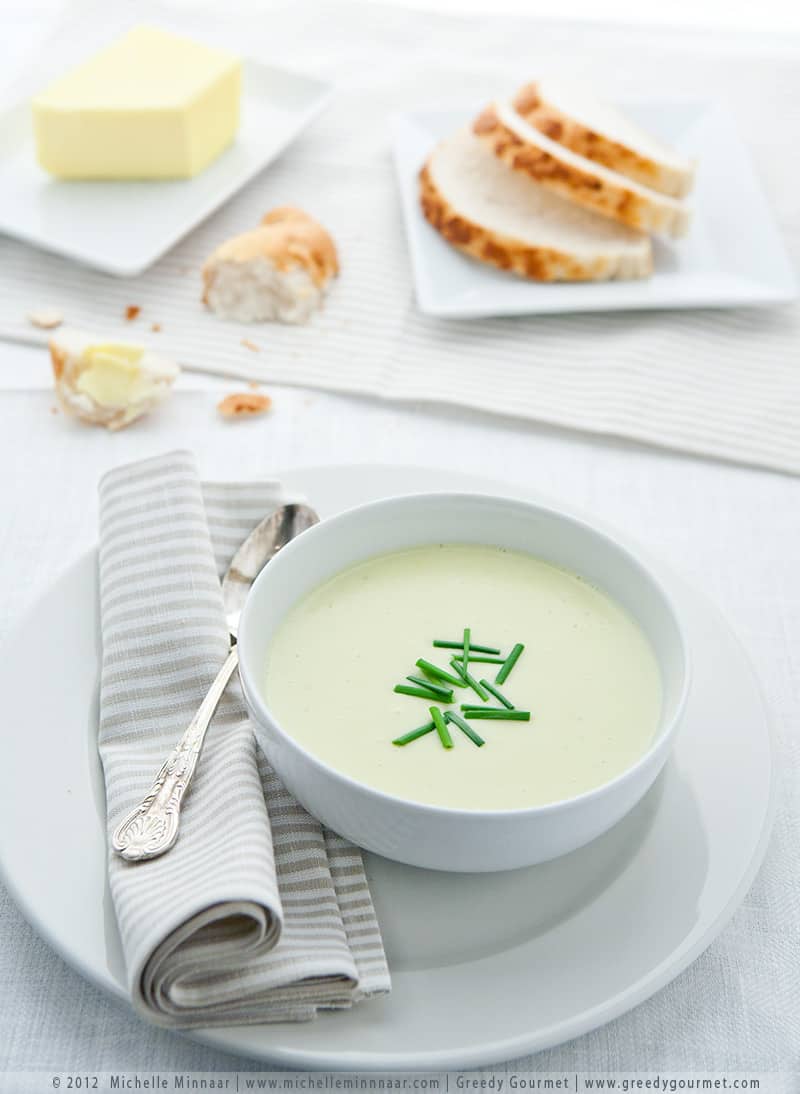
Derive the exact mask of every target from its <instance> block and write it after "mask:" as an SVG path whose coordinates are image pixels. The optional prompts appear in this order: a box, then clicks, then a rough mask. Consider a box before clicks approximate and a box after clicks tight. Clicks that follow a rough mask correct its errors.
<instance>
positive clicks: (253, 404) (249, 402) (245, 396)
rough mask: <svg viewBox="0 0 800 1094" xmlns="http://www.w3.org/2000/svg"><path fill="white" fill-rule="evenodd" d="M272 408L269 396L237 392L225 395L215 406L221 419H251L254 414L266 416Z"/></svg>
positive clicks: (250, 392)
mask: <svg viewBox="0 0 800 1094" xmlns="http://www.w3.org/2000/svg"><path fill="white" fill-rule="evenodd" d="M271 406H272V399H270V397H269V395H256V394H255V392H252V391H238V392H235V393H234V394H233V395H226V396H225V398H224V399H223V400H222V401H221V402H219V403H218V404H217V410H218V411H219V412H220V414H221V415H222V417H223V418H252V417H254V416H255V415H256V414H266V412H267V411H268V410H269V408H270V407H271Z"/></svg>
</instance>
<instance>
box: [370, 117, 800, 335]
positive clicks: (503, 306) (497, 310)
mask: <svg viewBox="0 0 800 1094" xmlns="http://www.w3.org/2000/svg"><path fill="white" fill-rule="evenodd" d="M479 105H480V104H478V105H476V107H475V108H474V109H470V108H469V107H466V108H464V109H456V110H452V109H451V110H418V111H415V112H413V113H409V114H398V115H396V116H395V117H394V118H393V120H392V121H393V135H394V154H395V163H396V167H397V174H398V178H399V183H400V196H401V200H402V205H403V212H404V215H405V223H406V235H407V238H408V245H409V249H410V252H411V262H412V266H413V270H414V280H415V283H416V291H417V303H418V304H419V307H420V309H421V310H422V311H424V312H427V313H428V314H429V315H438V316H443V317H449V318H452V319H467V318H475V317H478V316H488V315H522V314H534V313H546V312H569V311H573V312H574V311H617V310H619V309H626V308H637V309H639V308H701V307H735V306H739V305H747V304H750V305H753V304H773V303H778V302H780V301H787V300H793V299H794V298H795V297H796V296H797V284H796V281H795V276H794V273H793V271H792V267H791V264H790V262H789V259H788V257H787V255H786V251H785V248H784V246H783V242H782V240H781V237H780V234H779V232H778V229H777V228H776V226H775V221H774V219H773V216H772V213H771V211H770V208H769V205H768V204H767V201H766V199H765V197H764V194H763V193H762V191H761V187H760V185H759V183H758V180H757V178H756V175H755V172H754V171H753V167H752V164H751V162H750V157H749V156H748V154H747V151H746V150H745V148H744V146H743V145H742V142H741V140H740V139H739V136H738V134H737V132H736V128H735V126H734V124H733V121H732V119H731V117H730V115H729V114H728V112H727V111H726V110H725V109H724V108H723V107H721V106H719V105H715V104H712V103H661V104H653V103H651V104H648V105H642V104H626V105H625V110H626V112H627V113H628V114H630V115H631V116H632V117H633V118H634V119H635V120H636V121H638V122H639V123H640V124H641V125H643V126H644V127H645V128H647V129H649V130H650V131H652V132H653V133H655V134H658V135H659V136H661V137H662V138H663V139H664V140H666V141H668V142H669V143H670V144H672V145H674V146H675V147H676V148H678V149H680V150H681V151H682V152H685V153H686V154H687V155H689V156H691V157H692V158H694V159H696V160H697V162H698V170H697V181H696V185H695V188H694V191H693V193H692V195H691V198H690V199H689V200H690V204H691V205H692V207H693V209H694V219H693V222H692V227H691V231H690V233H689V235H688V236H687V237H686V239H682V240H680V241H678V242H675V243H669V242H666V241H663V240H659V239H656V240H654V249H655V272H654V274H653V276H652V277H650V278H648V279H647V280H644V281H606V282H596V283H592V282H585V283H580V284H549V285H548V284H537V283H536V282H533V281H525V280H524V279H522V278H519V277H515V276H514V275H513V274H509V273H504V272H503V271H502V270H496V269H494V268H493V267H492V266H486V265H484V264H482V263H480V262H477V261H475V260H474V259H471V258H467V257H466V256H465V255H462V254H460V253H459V252H458V251H456V250H455V248H453V247H451V246H450V245H449V244H448V243H446V242H445V241H444V239H442V238H441V236H439V234H438V233H437V232H436V231H434V229H433V228H432V227H431V226H430V225H429V224H428V223H427V221H426V220H425V218H424V217H423V215H422V213H421V212H420V208H419V199H418V181H417V176H418V174H419V169H420V167H421V166H422V164H423V163H424V162H425V160H426V158H427V156H428V154H429V152H430V151H431V149H432V148H433V147H434V146H435V145H436V144H437V142H438V141H440V140H441V139H442V138H443V137H445V136H447V134H449V133H451V132H452V131H453V130H454V129H457V128H458V127H459V126H462V125H465V124H467V122H469V120H470V119H471V118H473V117H474V116H475V115H476V114H477V112H478V106H479Z"/></svg>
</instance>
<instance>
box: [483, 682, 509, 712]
mask: <svg viewBox="0 0 800 1094" xmlns="http://www.w3.org/2000/svg"><path fill="white" fill-rule="evenodd" d="M481 686H482V687H485V688H486V690H487V691H489V692H491V694H492V695H493V696H494V697H495V699H499V700H500V702H501V703H502V704H503V706H504V707H507V708H508V709H509V710H513V709H514V704H513V703H512V702H511V700H510V699H506V697H505V695H503V693H502V692H501V691H498V690H497V688H495V687H492V685H491V684H490V683H489V681H488V680H481Z"/></svg>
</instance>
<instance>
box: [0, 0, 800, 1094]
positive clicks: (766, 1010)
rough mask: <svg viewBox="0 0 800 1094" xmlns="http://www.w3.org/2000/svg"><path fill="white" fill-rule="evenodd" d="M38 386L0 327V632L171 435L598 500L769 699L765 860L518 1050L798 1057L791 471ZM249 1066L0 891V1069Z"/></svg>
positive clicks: (220, 448)
mask: <svg viewBox="0 0 800 1094" xmlns="http://www.w3.org/2000/svg"><path fill="white" fill-rule="evenodd" d="M619 6H621V5H619ZM516 7H517V10H519V9H520V8H521V7H522V5H517V6H516ZM544 7H545V5H544V4H536V5H526V10H528V11H530V10H532V9H533V10H539V9H543V8H544ZM582 7H583V9H584V11H587V10H588V9H589V5H588V4H586V5H582ZM625 7H626V9H627V8H628V5H625ZM650 7H656V5H652V6H648V15H649V14H651V13H650V11H649V8H650ZM657 7H658V9H659V13H663V12H664V11H665V9H664V7H663V5H658V6H657ZM690 7H691V12H690V10H689V9H690ZM712 7H714V8H716V9H717V15H718V17H719V14H720V11H721V7H722V6H721V5H710V4H705V5H704V4H692V5H689V4H680V5H675V6H674V11H675V13H676V15H677V16H678V17H680V16H681V15H683V17H688V15H691V16H692V17H693V18H694V16H695V15H698V13H700V12H701V11H703V12H708V13H709V18H710V17H711V8H712ZM749 7H750V9H755V6H752V5H751V6H749ZM782 7H783V5H781V8H782ZM8 8H9V15H10V16H11V17H10V18H7V17H6V13H5V12H4V13H3V22H4V29H5V30H6V31H8V33H7V34H4V37H3V41H2V44H1V45H0V63H2V62H4V61H8V60H9V59H12V58H13V59H14V60H16V59H17V58H18V57H19V56H20V54H21V51H22V50H23V48H25V47H26V46H27V45H29V44H31V43H33V42H34V41H35V39H36V36H37V34H38V33H39V31H40V29H41V26H42V24H43V22H45V19H44V16H45V15H47V14H48V13H49V12H50V11H52V10H54V9H55V5H53V6H52V7H51V5H50V4H45V3H42V0H35V3H34V4H33V5H28V6H27V7H26V8H25V11H24V12H20V11H19V10H18V9H17V5H16V4H14V5H13V10H12V5H8ZM564 10H565V9H564V7H563V5H559V12H560V13H563V11H564ZM631 10H632V6H631V7H630V9H629V10H628V11H627V12H626V13H625V14H629V13H630V11H631ZM726 10H728V9H727V8H726ZM672 11H673V9H672V8H671V9H670V13H671V14H672ZM787 11H788V8H787ZM591 14H592V16H593V17H597V15H598V13H597V12H596V11H595V8H594V6H592V8H591ZM731 14H732V17H735V18H738V17H739V16H738V14H735V13H734V12H733V10H731ZM756 14H757V15H758V17H759V18H761V17H763V18H764V20H765V23H768V25H770V26H773V27H775V28H776V29H781V28H785V27H787V26H788V25H789V20H791V18H794V17H793V16H792V15H791V13H788V14H787V13H786V12H784V13H783V14H781V12H780V11H779V10H778V5H771V4H760V5H758V6H757V9H755V10H749V13H748V14H747V19H749V20H752V19H753V18H755V16H756ZM703 21H704V22H707V21H708V20H703ZM740 25H741V24H740ZM11 28H13V30H12V29H11ZM10 71H11V69H10V68H9V72H10ZM0 276H1V272H0ZM48 385H49V377H48V367H47V362H46V361H45V360H44V355H43V354H42V352H41V351H35V350H26V349H23V348H21V347H9V346H6V345H0V456H2V471H0V514H1V516H0V564H1V565H2V584H1V585H0V606H1V607H2V612H1V613H0V637H3V636H4V635H5V634H6V633H8V631H9V629H10V628H11V627H12V626H13V623H14V621H15V620H16V619H17V618H19V616H20V615H21V613H23V612H24V611H25V608H26V606H27V605H29V604H30V603H31V602H32V600H33V599H34V598H35V597H36V595H37V593H38V591H39V590H41V589H42V587H43V586H45V585H46V584H47V583H48V582H49V581H51V580H52V578H53V576H54V575H55V574H57V573H59V572H60V571H61V570H62V569H63V568H64V566H65V565H66V563H68V562H69V561H70V560H72V559H73V558H74V557H75V556H76V555H77V554H78V553H79V552H80V551H81V550H83V549H84V548H85V547H88V546H90V545H91V544H92V543H93V542H94V540H95V535H96V533H95V527H96V506H95V495H94V487H95V483H96V479H97V477H98V476H99V475H100V474H101V473H102V472H103V471H104V470H106V469H107V468H108V467H110V466H113V465H114V464H117V463H119V462H123V461H125V460H130V459H137V458H140V457H143V456H146V455H150V454H153V453H156V452H160V451H163V450H164V449H165V448H168V447H176V446H182V445H184V446H188V447H191V448H193V449H195V451H197V453H198V455H199V458H200V464H201V471H202V473H203V474H204V475H205V476H206V477H219V478H225V477H236V476H248V475H252V476H256V475H260V474H269V473H272V472H273V471H274V470H276V469H278V468H280V467H281V466H294V465H301V464H319V463H336V462H352V461H369V462H374V463H398V462H411V463H425V464H438V465H441V466H445V467H453V468H467V469H473V470H475V471H481V472H486V473H488V474H492V475H498V476H503V475H505V476H507V477H509V478H510V479H512V480H514V481H517V482H529V483H531V484H534V485H536V486H538V487H539V488H541V489H542V490H545V491H547V492H549V493H551V494H554V495H556V496H558V497H561V498H563V499H564V500H565V501H569V502H572V503H574V504H575V505H578V506H581V507H583V508H585V509H588V510H594V511H596V512H598V513H600V514H602V516H603V517H604V518H605V519H607V520H608V521H609V522H612V523H615V524H617V525H618V526H620V527H621V528H623V529H626V530H627V531H629V532H630V533H631V534H633V535H635V536H637V537H638V538H639V539H640V540H642V541H643V542H644V543H646V544H647V545H648V546H649V547H650V548H651V549H652V550H654V551H657V552H659V553H660V554H661V555H662V556H663V557H664V558H665V559H666V560H667V561H668V562H669V563H670V564H671V565H673V566H674V567H675V568H677V569H679V570H680V571H682V572H683V573H684V574H685V575H686V576H687V577H689V578H690V579H691V580H693V581H695V582H696V583H698V584H700V585H702V586H703V587H704V588H705V589H706V590H707V592H708V593H709V594H710V595H711V597H712V598H713V599H714V600H715V601H716V603H717V604H718V605H719V606H720V607H721V608H722V609H723V610H724V611H725V613H726V614H727V616H728V618H729V619H730V621H731V623H732V624H733V626H734V629H735V630H736V632H737V633H738V634H739V636H740V638H741V639H742V640H743V642H744V643H745V645H746V647H747V648H748V650H749V651H750V653H751V656H752V657H753V660H754V663H755V665H756V668H757V671H758V672H759V674H760V676H761V679H762V681H763V684H764V688H765V691H766V694H767V697H768V700H769V702H770V704H771V706H772V709H773V711H774V713H775V716H776V728H777V733H778V737H779V741H780V747H781V767H782V771H783V776H784V778H783V785H782V791H781V802H780V806H779V816H778V822H777V826H776V831H775V836H774V838H773V842H772V846H771V849H770V851H769V853H768V856H767V860H766V864H765V866H764V869H763V870H762V873H761V875H760V877H759V879H758V881H757V882H756V884H755V886H754V887H753V889H752V890H751V892H750V894H749V896H748V898H747V900H746V901H745V903H744V905H743V907H742V909H741V910H740V912H739V913H738V914H737V915H736V917H735V919H734V921H733V922H732V924H731V925H730V926H729V927H728V929H727V930H726V931H725V932H724V934H723V935H722V936H721V938H720V939H719V940H718V942H717V943H715V944H714V945H713V946H712V948H711V949H710V950H709V951H708V952H707V954H706V955H705V956H704V957H702V958H701V959H700V960H699V961H698V962H697V963H696V964H695V965H694V966H692V968H690V969H689V970H687V972H686V973H684V974H683V975H682V976H681V977H680V978H679V979H678V980H677V981H675V982H674V983H673V984H672V985H671V986H669V987H668V988H667V989H665V990H664V991H663V992H661V993H660V994H659V995H658V996H656V997H655V998H654V999H652V1000H650V1001H649V1002H648V1003H646V1004H644V1005H643V1006H642V1007H640V1008H638V1009H637V1010H636V1011H634V1012H633V1013H631V1014H630V1015H628V1016H626V1017H624V1018H622V1019H619V1020H618V1021H616V1022H614V1023H612V1024H611V1025H610V1026H607V1027H605V1028H604V1029H602V1030H600V1031H598V1032H597V1033H595V1034H592V1035H589V1036H587V1037H584V1038H581V1039H580V1040H579V1041H576V1042H573V1043H572V1044H570V1045H567V1046H563V1047H562V1048H560V1049H557V1050H553V1051H551V1052H548V1053H544V1054H541V1055H540V1056H537V1057H536V1058H535V1059H534V1060H530V1061H526V1062H525V1063H526V1064H527V1065H528V1066H532V1067H535V1068H537V1069H540V1070H543V1071H546V1070H551V1071H552V1070H556V1069H560V1068H566V1069H569V1070H591V1069H595V1070H605V1069H625V1070H635V1069H643V1068H647V1069H651V1070H656V1069H664V1070H667V1069H670V1070H686V1069H701V1068H702V1069H712V1070H713V1069H717V1070H729V1071H730V1070H736V1069H739V1070H751V1069H775V1070H783V1071H787V1070H792V1069H800V1001H798V992H797V984H798V983H800V786H799V785H798V777H799V775H798V773H799V772H800V652H798V651H800V574H799V573H798V564H797V557H798V546H797V545H798V542H800V480H798V479H797V478H791V477H787V476H782V475H779V474H772V473H769V472H761V471H755V470H750V469H744V468H736V467H731V466H726V465H722V464H718V463H714V462H711V461H701V460H694V459H690V458H688V457H683V456H679V455H674V454H670V453H666V452H658V451H655V450H650V449H646V448H643V447H639V446H635V445H633V444H625V443H616V442H611V441H603V440H597V439H595V438H592V437H588V436H579V435H577V434H568V433H562V432H559V431H556V430H548V429H545V428H535V427H533V426H530V425H521V424H519V423H516V422H512V421H504V420H503V419H497V418H489V417H484V416H482V415H479V414H477V413H467V412H463V411H447V410H440V411H434V410H431V409H421V408H417V407H414V406H407V407H393V406H387V405H379V404H375V403H372V402H369V401H367V400H359V399H357V398H350V397H339V396H334V395H321V394H316V393H308V392H304V391H302V390H289V389H278V388H272V389H270V390H271V394H273V396H274V398H275V409H274V412H273V414H272V415H271V416H270V417H269V418H265V419H260V420H259V419H257V420H254V421H252V422H243V423H237V424H235V425H228V424H225V423H222V422H220V421H218V420H217V419H216V417H215V414H214V404H215V401H216V398H217V397H218V393H219V392H221V391H229V390H232V385H231V383H229V382H228V383H226V382H223V381H214V380H208V381H204V380H201V379H199V378H197V377H184V378H183V379H182V381H181V385H180V388H179V391H178V393H177V395H176V397H175V398H174V400H173V401H172V402H171V404H169V405H168V406H166V407H164V408H163V409H162V411H161V412H160V413H159V414H158V415H156V416H154V417H153V418H151V419H150V420H148V421H145V422H143V423H141V424H140V425H139V426H138V427H136V428H134V429H131V430H129V431H127V432H125V433H122V434H119V435H116V436H112V435H108V434H106V433H105V432H102V431H99V430H88V429H85V428H82V427H80V426H78V425H74V424H72V423H70V422H68V421H66V420H65V419H64V418H63V416H62V415H52V414H51V412H50V411H51V406H52V398H51V396H50V394H49V393H48V391H47V387H48ZM32 655H33V656H35V651H32ZM720 686H721V687H724V686H725V681H724V680H720ZM742 808H747V803H746V802H742ZM53 853H54V855H55V854H58V840H57V834H54V843H53ZM250 1066H254V1065H249V1064H248V1062H247V1061H239V1060H234V1059H232V1058H230V1057H227V1056H224V1055H222V1054H218V1053H216V1052H213V1051H211V1050H207V1049H204V1048H199V1047H197V1046H195V1045H192V1044H190V1043H189V1042H187V1041H185V1040H183V1039H181V1038H179V1037H176V1036H172V1035H169V1034H165V1033H163V1032H160V1031H156V1030H152V1029H149V1028H148V1027H145V1026H144V1025H143V1024H142V1023H141V1022H139V1021H138V1020H136V1019H134V1018H133V1017H132V1016H131V1014H130V1012H129V1011H128V1010H127V1009H126V1008H125V1007H123V1006H120V1005H119V1004H117V1003H115V1002H111V1001H109V1000H108V999H107V998H106V997H105V996H104V995H102V994H101V993H99V992H98V991H97V990H96V989H94V988H93V987H91V986H90V985H89V984H87V983H85V982H84V981H83V980H81V978H80V977H78V976H77V975H76V974H75V973H73V972H72V971H71V970H70V969H69V968H68V967H67V966H66V965H64V964H63V963H62V962H61V961H60V959H59V958H57V957H56V956H55V955H54V954H53V953H52V951H50V950H49V948H48V947H47V946H46V945H45V944H44V943H43V942H41V941H40V940H39V939H38V938H37V937H36V936H35V935H34V933H33V932H32V931H31V930H30V928H29V927H28V926H27V924H26V923H25V922H24V920H23V919H22V917H21V916H20V915H19V913H18V912H17V910H16V909H15V907H14V906H13V904H12V903H11V901H10V899H9V898H8V897H7V895H5V894H4V893H3V894H0V1089H2V1090H9V1091H11V1090H14V1089H15V1088H14V1085H13V1077H9V1076H6V1078H5V1079H4V1078H3V1077H2V1076H3V1073H6V1072H9V1071H13V1070H15V1069H33V1068H41V1069H45V1070H47V1071H50V1070H70V1069H71V1070H87V1069H89V1070H99V1069H109V1070H111V1069H114V1070H124V1069H134V1068H139V1069H145V1068H146V1069H152V1068H160V1069H164V1070H184V1069H191V1070H194V1069H207V1068H208V1069H211V1068H224V1069H235V1068H243V1069H244V1068H248V1067H250ZM4 1084H5V1085H4Z"/></svg>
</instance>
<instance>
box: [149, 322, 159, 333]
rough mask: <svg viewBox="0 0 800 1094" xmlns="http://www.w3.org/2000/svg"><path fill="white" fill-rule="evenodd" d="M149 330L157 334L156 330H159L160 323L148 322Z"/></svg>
mask: <svg viewBox="0 0 800 1094" xmlns="http://www.w3.org/2000/svg"><path fill="white" fill-rule="evenodd" d="M150 330H151V331H153V333H154V334H158V332H159V331H160V330H161V324H160V323H151V324H150Z"/></svg>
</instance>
